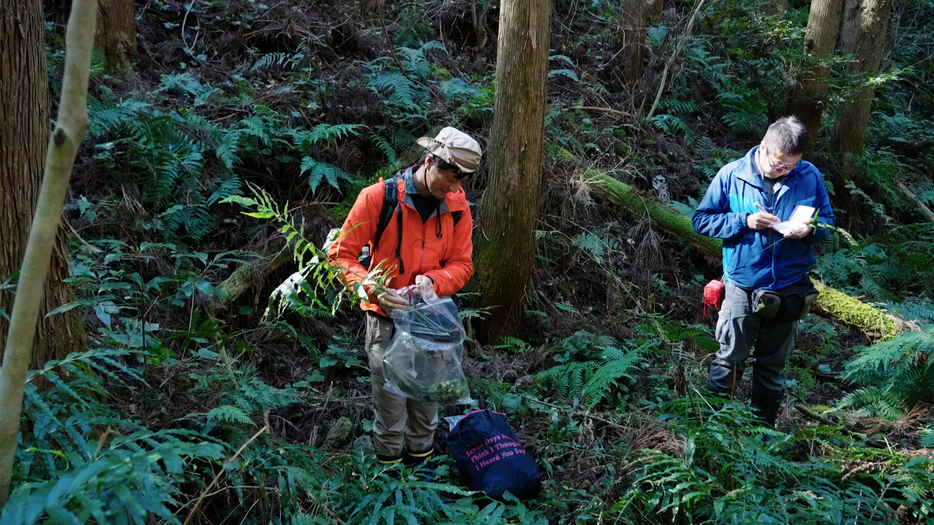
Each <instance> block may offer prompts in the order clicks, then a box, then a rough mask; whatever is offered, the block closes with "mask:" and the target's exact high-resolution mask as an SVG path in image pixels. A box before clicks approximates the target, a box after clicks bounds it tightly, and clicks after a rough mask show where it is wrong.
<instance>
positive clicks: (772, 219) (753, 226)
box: [746, 211, 779, 230]
mask: <svg viewBox="0 0 934 525" xmlns="http://www.w3.org/2000/svg"><path fill="white" fill-rule="evenodd" d="M778 222H779V220H778V217H776V216H774V215H772V214H771V213H769V212H767V211H759V212H756V213H751V214H749V216H748V217H746V226H748V227H749V229H750V230H764V229H766V228H771V227H772V225H773V224H776V223H778Z"/></svg>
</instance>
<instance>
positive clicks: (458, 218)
mask: <svg viewBox="0 0 934 525" xmlns="http://www.w3.org/2000/svg"><path fill="white" fill-rule="evenodd" d="M463 214H464V212H462V211H452V212H451V218H452V219H454V226H457V223H459V222H460V221H461V215H463Z"/></svg>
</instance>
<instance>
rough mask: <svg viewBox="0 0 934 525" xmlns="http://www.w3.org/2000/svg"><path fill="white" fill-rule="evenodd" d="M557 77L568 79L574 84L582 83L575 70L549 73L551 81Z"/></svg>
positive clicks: (558, 70)
mask: <svg viewBox="0 0 934 525" xmlns="http://www.w3.org/2000/svg"><path fill="white" fill-rule="evenodd" d="M555 77H567V78H569V79H571V80H573V81H574V82H580V80H581V79H580V77H578V76H577V73H576V72H575V71H574V70H573V69H552V70H551V71H549V72H548V79H549V80H551V79H553V78H555Z"/></svg>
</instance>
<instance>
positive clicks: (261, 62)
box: [250, 53, 305, 71]
mask: <svg viewBox="0 0 934 525" xmlns="http://www.w3.org/2000/svg"><path fill="white" fill-rule="evenodd" d="M304 59H305V55H304V54H303V53H267V54H266V55H263V56H262V57H260V58H259V59H258V60H257V61H256V62H254V63H253V66H251V67H250V71H256V70H257V69H263V68H267V67H270V66H276V67H283V68H285V69H296V68H298V67H300V66H301V64H302V60H304Z"/></svg>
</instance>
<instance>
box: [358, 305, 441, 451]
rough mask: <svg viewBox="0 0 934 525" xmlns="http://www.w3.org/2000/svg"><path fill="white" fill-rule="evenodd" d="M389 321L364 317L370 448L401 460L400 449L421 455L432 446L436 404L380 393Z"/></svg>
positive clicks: (389, 335) (390, 330) (390, 329)
mask: <svg viewBox="0 0 934 525" xmlns="http://www.w3.org/2000/svg"><path fill="white" fill-rule="evenodd" d="M392 334H393V324H392V320H391V319H388V318H386V317H383V316H381V315H379V314H376V313H373V312H367V314H366V349H367V354H368V356H369V361H370V378H371V382H372V385H373V406H374V409H375V412H376V421H375V422H374V424H373V445H374V448H375V449H376V453H377V454H380V455H383V456H392V457H396V456H401V455H402V451H403V448H406V447H407V448H408V450H409V452H422V451H425V450H428V449H429V448H431V447H432V445H434V438H435V429H436V428H438V403H426V402H424V401H416V400H414V399H409V398H407V397H403V396H398V395H396V394H393V393H392V392H388V391H386V390H384V389H383V385H384V384H385V383H386V379H385V377H384V376H383V355H384V354H385V353H386V349H387V348H389V342H390V340H391V339H392Z"/></svg>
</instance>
